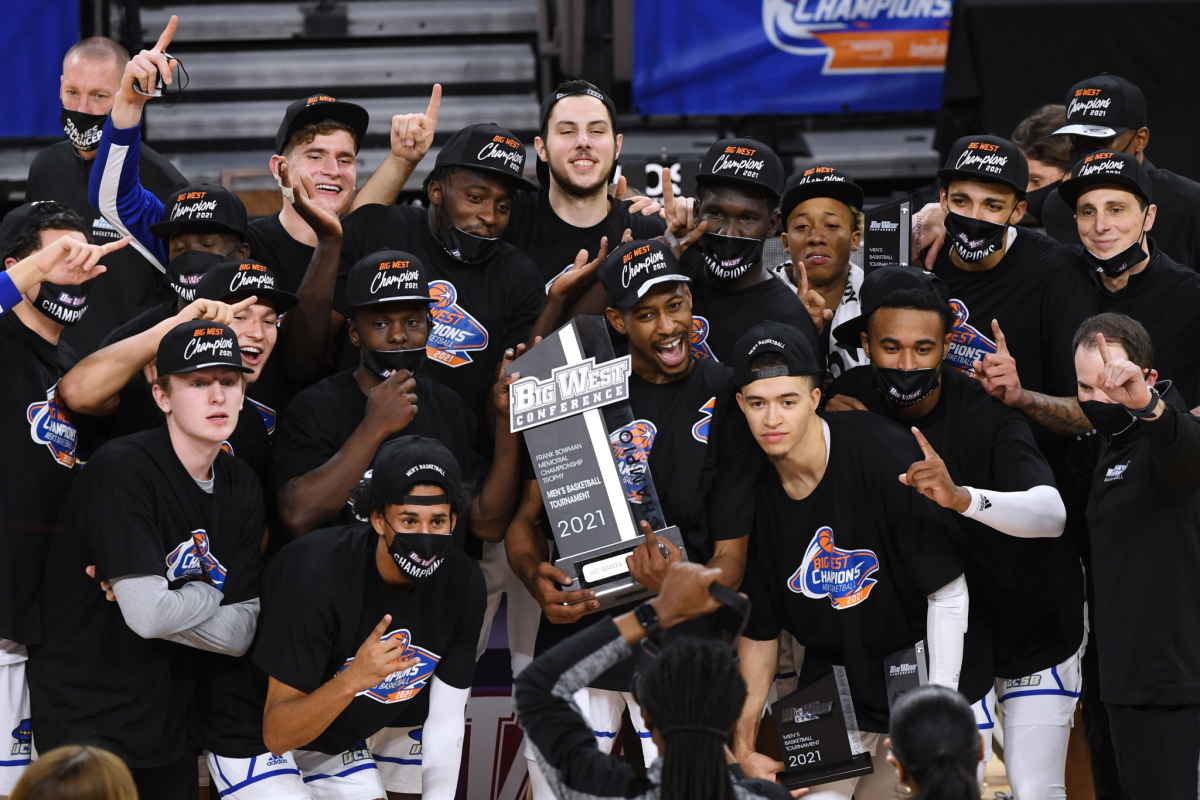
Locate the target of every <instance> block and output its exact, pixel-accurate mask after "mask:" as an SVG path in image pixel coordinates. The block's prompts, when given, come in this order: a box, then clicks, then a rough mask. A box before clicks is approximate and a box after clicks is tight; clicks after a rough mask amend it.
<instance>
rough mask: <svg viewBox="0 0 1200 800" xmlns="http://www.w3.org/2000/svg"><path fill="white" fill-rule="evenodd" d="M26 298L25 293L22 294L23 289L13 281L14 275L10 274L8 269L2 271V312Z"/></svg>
mask: <svg viewBox="0 0 1200 800" xmlns="http://www.w3.org/2000/svg"><path fill="white" fill-rule="evenodd" d="M24 299H25V295H23V294H21V290H20V289H18V288H17V285H16V284H15V283H13V279H12V276H11V275H9V274H8V271H7V270H6V271H4V272H0V314H3V313H4V312H6V311H8V310H9V309H10V308H12V307H13V306H15V305H17V304H18V303H20V302H21V301H22V300H24Z"/></svg>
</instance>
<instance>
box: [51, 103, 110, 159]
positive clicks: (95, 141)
mask: <svg viewBox="0 0 1200 800" xmlns="http://www.w3.org/2000/svg"><path fill="white" fill-rule="evenodd" d="M58 119H59V122H60V123H61V124H62V129H63V133H65V134H66V135H67V138H68V139H70V140H71V144H73V145H75V149H76V150H79V151H81V152H84V153H90V152H92V151H93V150H95V149H96V148H97V147H99V146H100V132H101V131H102V130H104V122H105V120H107V119H108V114H85V113H84V112H82V111H72V110H71V109H69V108H64V109H63V110H62V113H61V114H60V115H59V117H58Z"/></svg>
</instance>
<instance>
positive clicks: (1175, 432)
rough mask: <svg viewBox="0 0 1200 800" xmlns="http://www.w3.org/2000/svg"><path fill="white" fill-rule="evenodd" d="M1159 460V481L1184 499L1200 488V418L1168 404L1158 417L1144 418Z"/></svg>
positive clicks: (1169, 491) (1147, 436) (1153, 448)
mask: <svg viewBox="0 0 1200 800" xmlns="http://www.w3.org/2000/svg"><path fill="white" fill-rule="evenodd" d="M1142 429H1143V430H1145V431H1146V439H1147V440H1148V441H1149V442H1150V449H1151V451H1152V452H1153V453H1154V458H1155V460H1156V461H1157V462H1158V476H1159V481H1160V485H1161V486H1163V488H1164V490H1165V491H1166V492H1167V494H1168V495H1170V496H1171V497H1172V498H1173V499H1176V500H1182V499H1184V498H1187V497H1190V496H1191V495H1193V494H1195V492H1196V490H1197V489H1200V418H1197V417H1194V416H1192V415H1191V414H1188V413H1186V412H1182V411H1180V410H1179V409H1177V408H1175V407H1174V406H1172V405H1170V404H1169V403H1168V404H1167V407H1166V410H1164V411H1163V413H1162V416H1160V417H1159V418H1158V419H1147V420H1142Z"/></svg>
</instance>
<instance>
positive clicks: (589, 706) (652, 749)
mask: <svg viewBox="0 0 1200 800" xmlns="http://www.w3.org/2000/svg"><path fill="white" fill-rule="evenodd" d="M572 699H573V700H574V701H575V705H577V706H578V707H579V713H580V714H581V715H582V716H583V718H584V720H585V721H586V722H587V723H588V724H589V725H591V726H592V733H594V734H595V735H596V744H597V746H599V748H600V752H602V753H611V752H612V747H613V744H614V743H615V742H616V739H617V734H618V733H619V732H620V730H621V712H623V711H624V710H625V706H626V705H628V706H629V718H630V719H631V720H632V721H633V729H634V730H635V731H637V735H638V739H639V741H640V742H641V744H642V759H643V760H644V761H645V763H646V764H647V765H649V764H651V763H652V762H653V761H654V759H656V758H658V746H657V745H656V744H654V739H653V738H651V736H650V731H649V730H648V729H647V728H646V723H645V721H644V720H643V719H642V709H641V706H639V705H638V704H637V701H636V700H634V699H633V695H632V694H630V693H629V692H613V691H609V690H608V689H589V688H583V689H580V690H579V691H577V692H576V693H575V694H574V696H573V697H572ZM628 746H629V745H628V744H627V745H626V747H628ZM525 757H526V758H528V759H529V760H530V761H534V760H535V759H534V755H533V749H532V747H531V746H530V743H529V742H528V740H526V744H525Z"/></svg>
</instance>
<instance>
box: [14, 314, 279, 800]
mask: <svg viewBox="0 0 1200 800" xmlns="http://www.w3.org/2000/svg"><path fill="white" fill-rule="evenodd" d="M156 360H157V364H158V373H159V374H158V379H157V380H156V381H155V384H154V399H155V402H156V403H157V404H158V406H159V408H160V409H161V410H162V411H163V414H164V415H165V416H166V424H165V425H162V426H159V427H157V428H154V429H152V430H148V431H143V432H141V433H136V434H133V435H131V436H124V437H121V438H119V439H115V440H113V441H111V442H109V443H107V444H106V445H104V446H103V447H101V448H100V449H99V450H97V451H96V454H95V455H94V456H93V457H92V458H91V459H90V461H89V462H88V463H89V468H88V469H85V470H84V471H83V473H82V474H81V475H80V478H79V480H78V481H76V482H75V485H74V486H73V487H72V489H71V492H70V493H69V494H68V496H67V498H66V500H65V501H64V503H63V508H62V513H61V516H60V518H59V523H58V526H57V527H56V529H55V531H54V535H53V536H52V537H51V539H50V543H49V551H50V554H49V556H48V558H47V560H46V569H45V572H44V575H43V578H42V586H41V590H40V611H41V614H42V619H43V620H44V628H45V632H44V636H43V641H42V643H41V644H40V645H39V646H38V647H36V648H34V649H33V650H32V651H31V652H30V662H29V663H30V670H29V678H30V681H29V687H30V700H31V705H32V708H33V720H34V723H33V724H34V726H35V728H34V729H35V730H36V731H37V733H36V740H37V744H38V745H39V746H40V747H44V748H46V749H50V748H54V747H60V746H62V745H65V744H68V743H81V744H96V745H100V746H102V747H104V748H105V749H107V750H110V751H112V752H113V753H115V754H116V755H118V756H120V757H121V759H122V760H124V761H125V763H126V764H127V765H129V767H130V769H131V770H132V772H133V775H134V781H135V782H136V783H137V786H138V793H139V794H140V796H142V797H155V798H163V800H185V799H186V800H192V798H195V796H196V786H197V784H198V782H199V775H198V773H197V763H196V754H195V751H194V750H193V746H192V744H191V743H190V741H189V738H188V725H189V722H190V720H191V713H190V709H189V705H190V699H191V693H192V688H193V677H192V676H193V666H194V662H195V659H196V656H197V655H198V653H199V651H202V650H207V651H211V652H217V653H226V654H232V655H240V654H242V653H244V652H246V650H247V649H248V648H249V647H250V643H251V641H252V640H253V638H254V631H255V624H256V621H257V619H258V608H259V603H258V595H259V592H258V580H259V573H260V570H261V566H262V557H261V555H260V552H259V543H260V541H261V539H262V531H263V502H262V489H261V487H260V486H259V484H258V480H257V479H256V478H255V477H254V474H253V472H251V471H250V468H249V467H248V466H246V465H245V464H243V463H241V462H240V461H238V460H237V459H235V458H233V457H232V456H230V455H228V454H227V453H224V452H222V449H221V443H222V442H223V441H224V440H226V439H227V438H228V437H229V435H230V433H231V431H232V430H233V428H234V427H235V426H236V424H237V419H238V416H239V409H240V407H241V404H242V389H243V386H244V383H243V381H242V375H243V374H244V373H245V372H246V371H247V369H246V368H245V367H243V366H242V363H241V357H240V355H239V353H238V345H237V337H236V336H235V335H234V333H233V331H232V330H231V329H230V328H229V327H227V326H225V325H220V324H217V323H215V322H211V321H204V320H190V321H188V322H185V323H183V324H181V325H179V326H177V327H176V328H175V329H174V330H172V331H171V332H170V333H168V334H167V335H166V336H164V337H163V339H162V342H161V343H160V345H159V349H158V356H157V359H156ZM98 582H99V583H100V584H101V585H100V586H99V587H98V586H97V583H98ZM110 593H111V595H112V599H113V601H114V602H108V600H106V598H107V597H108V596H109V594H110ZM223 701H224V698H220V697H213V698H207V699H206V702H208V703H209V704H218V703H222V702H223Z"/></svg>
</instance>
